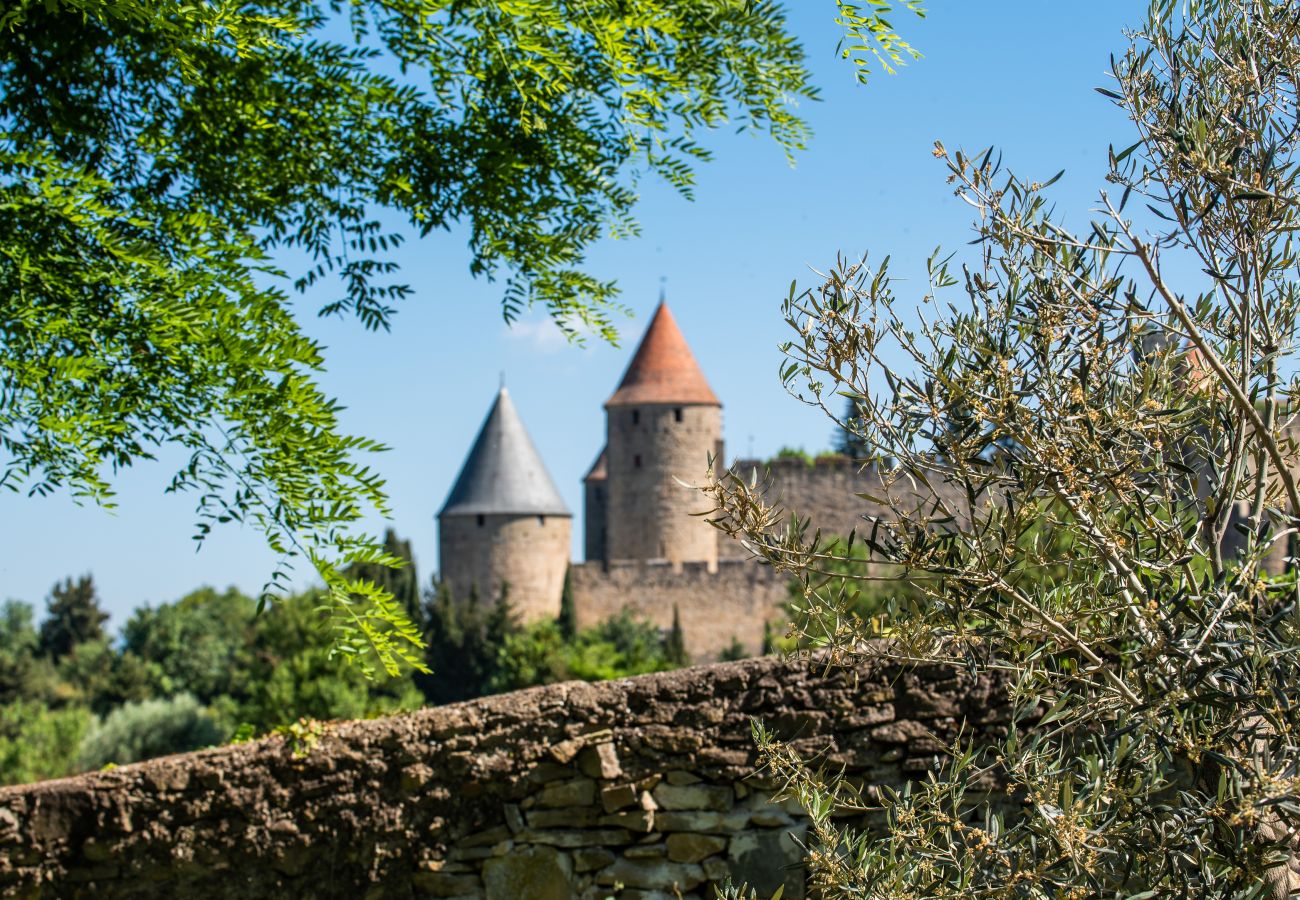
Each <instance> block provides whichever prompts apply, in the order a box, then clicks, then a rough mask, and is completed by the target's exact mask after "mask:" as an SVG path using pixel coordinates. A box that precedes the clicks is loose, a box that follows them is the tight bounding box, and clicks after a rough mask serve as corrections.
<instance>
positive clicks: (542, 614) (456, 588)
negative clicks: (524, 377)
mask: <svg viewBox="0 0 1300 900" xmlns="http://www.w3.org/2000/svg"><path fill="white" fill-rule="evenodd" d="M571 532H572V516H571V514H570V513H569V510H568V507H566V506H565V505H564V501H563V500H562V499H561V498H560V492H559V491H557V490H556V489H555V482H554V481H552V480H551V476H550V473H548V472H547V471H546V466H545V465H544V464H543V463H542V458H541V456H540V455H539V454H538V452H537V448H536V447H535V446H533V441H532V439H531V438H530V437H529V436H528V431H527V429H525V428H524V423H523V422H522V421H521V420H520V418H519V413H517V412H516V411H515V405H514V403H512V402H511V400H510V395H509V394H508V393H507V392H506V389H505V388H502V389H501V392H500V393H498V394H497V398H496V402H495V403H493V404H492V409H491V411H490V412H489V413H488V417H487V421H485V422H484V423H483V427H482V429H481V430H480V431H479V433H478V437H477V438H476V439H475V440H474V446H473V448H471V450H470V451H469V456H468V458H466V460H465V465H464V467H462V468H461V470H460V475H458V476H457V477H456V483H455V485H454V486H453V487H452V489H451V494H450V495H449V496H448V497H447V502H446V503H444V504H443V507H442V511H441V512H439V513H438V558H439V561H440V563H441V566H442V578H443V580H445V581H447V582H448V583H449V584H450V585H451V590H452V593H453V595H454V596H455V597H456V598H457V599H459V600H464V599H465V598H467V597H468V596H469V594H470V591H471V590H472V589H476V590H477V591H478V595H479V597H480V598H482V599H483V600H484V601H487V602H493V601H495V600H496V598H497V597H498V596H499V594H500V592H501V586H502V585H503V584H505V585H508V586H509V596H510V601H511V603H512V604H513V606H514V608H515V610H516V611H517V612H518V614H519V616H520V618H521V619H522V620H523V621H525V622H530V621H535V620H537V619H544V618H555V617H556V616H557V615H559V612H560V593H561V591H562V590H563V589H564V573H565V570H566V569H567V567H568V565H569V539H570V534H571Z"/></svg>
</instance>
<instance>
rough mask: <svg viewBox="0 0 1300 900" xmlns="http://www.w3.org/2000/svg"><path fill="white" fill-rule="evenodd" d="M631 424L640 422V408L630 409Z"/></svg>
mask: <svg viewBox="0 0 1300 900" xmlns="http://www.w3.org/2000/svg"><path fill="white" fill-rule="evenodd" d="M632 424H633V425H640V424H641V410H639V409H634V410H632Z"/></svg>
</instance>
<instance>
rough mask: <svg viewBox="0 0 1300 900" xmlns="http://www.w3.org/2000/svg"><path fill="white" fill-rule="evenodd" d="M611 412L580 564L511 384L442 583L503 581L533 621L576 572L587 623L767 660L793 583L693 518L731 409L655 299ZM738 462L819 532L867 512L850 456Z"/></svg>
mask: <svg viewBox="0 0 1300 900" xmlns="http://www.w3.org/2000/svg"><path fill="white" fill-rule="evenodd" d="M605 413H606V435H605V437H606V443H605V447H604V448H602V450H601V452H600V453H599V454H598V455H597V458H596V461H595V462H594V463H593V464H592V467H591V469H590V470H589V471H588V472H587V474H586V476H585V477H584V479H583V488H584V501H583V515H584V526H585V530H584V540H583V547H584V555H585V560H584V561H583V562H575V563H570V561H569V553H570V543H569V536H570V523H571V517H570V513H569V511H568V509H567V508H566V507H565V505H564V502H563V500H561V499H560V496H559V492H558V491H557V490H556V489H555V486H554V482H553V481H552V480H551V476H550V474H549V473H548V472H547V470H546V467H545V464H544V463H543V461H542V459H541V457H540V455H539V454H538V453H537V451H536V449H535V447H534V446H533V443H532V440H531V439H530V438H529V437H528V433H527V430H526V429H525V428H524V425H523V421H522V420H521V419H520V417H519V415H518V413H517V412H516V411H515V408H514V406H513V404H512V403H511V401H510V398H509V395H508V394H507V393H506V392H505V391H504V390H502V392H501V393H500V394H499V395H498V397H497V399H496V401H495V402H494V404H493V407H492V410H491V411H490V412H489V414H488V418H487V421H485V422H484V425H483V428H482V430H481V431H480V433H479V436H478V438H477V439H476V440H475V442H474V446H473V448H472V449H471V451H470V453H469V456H468V457H467V459H466V462H465V466H464V468H463V469H462V471H461V474H460V476H459V477H458V478H457V481H456V485H455V487H453V488H452V492H451V495H450V496H449V497H448V499H447V502H446V504H444V506H443V509H442V511H441V512H440V513H439V517H438V521H439V548H440V558H441V560H442V573H441V575H442V577H443V579H444V580H446V581H448V582H449V583H450V584H451V587H452V590H453V594H454V595H455V596H456V597H457V598H459V599H462V600H463V599H465V598H466V597H467V596H468V595H469V593H470V591H471V590H475V591H477V593H478V595H479V596H480V597H485V598H494V597H495V596H497V594H498V592H499V591H500V590H501V586H502V585H503V584H505V585H508V586H509V596H510V599H511V602H512V603H513V604H514V606H515V609H516V610H517V611H518V613H519V614H520V617H521V618H522V619H523V620H524V621H536V620H539V619H543V618H553V617H554V616H555V615H556V614H557V613H558V612H559V608H560V595H561V592H562V590H563V582H564V573H565V571H566V569H567V571H568V572H569V575H570V579H571V586H572V590H573V599H574V608H575V613H576V616H577V622H578V626H579V627H580V628H587V627H591V626H593V625H596V624H598V623H600V622H601V621H603V620H605V619H607V618H609V617H610V616H612V615H615V614H617V613H618V612H619V611H620V610H622V609H625V608H630V609H631V610H632V611H633V612H635V613H636V614H637V615H638V616H641V617H643V618H645V619H647V620H648V621H650V622H652V623H654V624H655V625H657V626H659V627H660V628H664V629H667V628H668V627H670V626H671V624H672V621H673V617H674V614H676V615H677V616H678V617H679V618H680V620H681V623H682V629H683V635H684V637H685V641H686V649H687V652H688V654H689V655H690V656H691V657H692V659H693V660H695V661H696V662H703V661H706V660H710V659H715V658H717V656H718V655H719V654H720V653H721V652H722V651H723V650H724V649H726V648H728V647H731V646H732V645H733V643H739V644H740V646H741V647H743V648H744V649H745V650H746V651H747V652H749V653H758V652H759V651H760V650H761V648H762V641H763V634H764V630H765V628H764V626H765V624H766V623H773V624H774V625H775V630H776V633H778V634H779V633H780V629H781V623H783V622H784V621H785V610H784V605H785V603H786V602H787V600H788V599H789V586H788V584H789V578H788V576H785V575H780V574H776V573H774V572H773V571H772V570H771V569H770V568H767V567H765V566H762V565H760V564H759V563H758V562H756V561H755V560H753V559H751V558H750V557H749V555H748V554H747V553H746V552H745V550H744V548H743V547H742V546H741V544H740V543H739V542H737V541H733V540H731V539H729V538H727V537H726V536H724V535H722V534H721V532H719V531H717V530H716V529H714V528H712V527H711V526H710V525H709V524H708V523H707V522H706V521H705V520H704V518H703V517H701V516H698V515H692V513H698V512H702V511H706V510H707V509H708V501H707V499H705V498H704V496H703V495H702V494H700V492H699V491H697V490H694V489H693V488H691V487H689V485H691V484H698V483H700V482H702V481H703V480H704V478H705V476H706V475H707V467H708V460H709V458H710V457H712V458H713V459H714V460H715V465H719V466H720V465H721V461H722V459H723V442H722V404H721V403H720V402H719V401H718V398H717V397H716V395H715V394H714V393H713V390H712V389H711V388H710V387H709V384H708V381H707V380H706V379H705V376H704V373H703V371H702V370H701V368H700V366H699V363H698V362H697V361H696V359H695V357H694V355H693V354H692V353H691V350H690V347H689V345H688V344H687V343H686V339H685V337H684V336H683V335H682V332H681V330H680V329H679V328H678V326H677V323H676V321H675V320H674V318H673V315H672V312H671V311H670V310H669V309H668V307H667V305H665V304H663V303H662V302H661V303H660V306H659V308H658V309H657V310H656V311H655V314H654V317H653V318H652V319H651V322H650V325H649V326H648V328H647V329H646V333H645V335H644V336H643V337H642V339H641V343H640V344H639V345H638V347H637V350H636V352H635V353H634V354H633V357H632V360H631V361H630V362H629V364H628V368H627V371H626V372H625V373H624V375H623V378H622V380H621V381H620V383H619V385H618V387H617V389H616V390H615V391H614V393H613V394H612V395H611V396H610V399H609V400H608V401H607V402H606V404H605ZM734 465H735V466H736V467H737V468H738V469H739V470H740V471H743V472H745V473H746V474H747V475H748V473H749V471H750V470H751V469H754V468H758V469H760V470H761V472H760V475H761V476H762V477H765V478H766V480H767V481H768V483H769V485H770V486H769V492H768V496H769V499H770V500H772V501H774V502H776V503H778V504H780V505H781V506H782V507H784V508H785V509H787V510H791V511H795V512H798V513H799V515H801V516H805V517H809V518H811V519H812V520H813V522H814V523H815V526H816V527H820V528H821V529H822V531H823V533H824V534H846V533H847V532H848V531H849V530H850V529H852V528H854V527H856V526H857V525H859V524H861V522H862V520H863V516H864V515H866V514H869V513H871V512H873V510H872V509H871V508H870V507H871V504H870V503H868V502H867V501H864V500H862V499H859V497H857V496H855V495H857V494H863V493H871V492H872V491H873V490H874V485H875V484H876V483H878V480H879V479H878V478H876V476H875V475H874V473H872V472H870V471H864V470H861V469H860V468H859V467H858V466H857V465H855V464H854V463H853V462H852V461H851V460H848V459H846V458H840V459H828V460H819V461H818V462H817V464H815V465H812V466H808V465H806V464H805V463H804V462H802V461H800V460H776V461H772V462H768V463H756V462H753V461H742V462H737V463H735V464H734Z"/></svg>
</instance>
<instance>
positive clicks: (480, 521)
mask: <svg viewBox="0 0 1300 900" xmlns="http://www.w3.org/2000/svg"><path fill="white" fill-rule="evenodd" d="M486 524H487V516H479V517H478V527H479V528H482V527H483V526H484V525H486Z"/></svg>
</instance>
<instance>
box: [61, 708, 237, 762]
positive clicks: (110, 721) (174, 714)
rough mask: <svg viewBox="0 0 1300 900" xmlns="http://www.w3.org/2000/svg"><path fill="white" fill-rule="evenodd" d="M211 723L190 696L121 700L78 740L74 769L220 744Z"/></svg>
mask: <svg viewBox="0 0 1300 900" xmlns="http://www.w3.org/2000/svg"><path fill="white" fill-rule="evenodd" d="M222 738H223V735H222V733H221V730H220V729H219V728H218V727H217V723H216V721H215V720H214V719H213V718H212V716H211V715H209V714H208V711H207V710H205V709H204V708H203V707H202V706H201V705H200V704H199V701H198V700H195V699H194V697H193V696H192V695H190V694H177V695H176V696H175V697H170V698H168V699H165V700H144V701H141V702H139V703H127V704H125V705H123V706H121V707H119V708H117V709H115V710H113V711H112V712H111V713H109V714H108V715H107V716H105V717H104V719H103V720H102V721H101V722H99V724H98V725H96V726H95V727H93V728H92V729H91V730H90V731H89V733H88V734H86V736H85V738H84V739H83V740H82V742H81V748H80V750H79V752H78V753H77V765H78V767H79V768H81V769H83V770H86V769H98V768H101V767H103V766H104V765H105V764H107V763H116V764H119V765H121V764H123V763H132V762H139V761H140V760H142V759H151V758H153V757H155V756H165V755H167V754H168V753H183V752H185V751H187V750H197V749H199V748H200V747H209V746H212V745H213V744H217V743H220V742H221V740H222Z"/></svg>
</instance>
